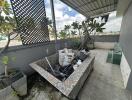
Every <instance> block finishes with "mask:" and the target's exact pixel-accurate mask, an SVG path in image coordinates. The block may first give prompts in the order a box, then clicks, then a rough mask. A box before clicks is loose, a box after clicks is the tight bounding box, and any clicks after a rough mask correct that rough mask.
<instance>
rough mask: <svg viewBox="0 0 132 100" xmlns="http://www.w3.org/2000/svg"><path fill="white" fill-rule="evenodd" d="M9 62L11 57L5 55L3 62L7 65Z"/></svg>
mask: <svg viewBox="0 0 132 100" xmlns="http://www.w3.org/2000/svg"><path fill="white" fill-rule="evenodd" d="M8 62H9V57H8V56H4V57H3V58H2V63H3V64H5V65H7V64H8Z"/></svg>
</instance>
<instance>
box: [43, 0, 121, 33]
mask: <svg viewBox="0 0 132 100" xmlns="http://www.w3.org/2000/svg"><path fill="white" fill-rule="evenodd" d="M45 5H46V14H47V17H49V18H50V19H52V18H51V8H50V0H45ZM54 8H55V17H56V26H57V30H58V31H60V30H62V29H63V28H64V25H71V24H72V22H73V21H78V22H81V21H83V20H85V16H83V15H81V14H80V13H78V12H76V11H75V10H73V9H72V8H70V7H69V6H67V5H66V4H64V3H62V2H61V1H60V0H54ZM104 27H105V28H106V29H105V30H104V32H111V31H112V32H117V31H120V27H121V18H116V12H112V13H111V14H110V15H109V19H108V22H107V24H106V25H105V26H104Z"/></svg>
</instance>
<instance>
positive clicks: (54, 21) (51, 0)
mask: <svg viewBox="0 0 132 100" xmlns="http://www.w3.org/2000/svg"><path fill="white" fill-rule="evenodd" d="M50 4H51V13H52V20H53V29H54V33H55V40H57V31H56V20H55V11H54V1H53V0H50Z"/></svg>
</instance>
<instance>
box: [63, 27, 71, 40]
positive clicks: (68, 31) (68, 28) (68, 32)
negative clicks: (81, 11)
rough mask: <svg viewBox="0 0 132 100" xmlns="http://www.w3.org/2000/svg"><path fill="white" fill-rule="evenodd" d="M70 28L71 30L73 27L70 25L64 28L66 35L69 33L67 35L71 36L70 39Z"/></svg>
mask: <svg viewBox="0 0 132 100" xmlns="http://www.w3.org/2000/svg"><path fill="white" fill-rule="evenodd" d="M70 28H71V26H70V25H65V27H64V30H65V31H66V33H67V35H69V37H70V35H71V34H70Z"/></svg>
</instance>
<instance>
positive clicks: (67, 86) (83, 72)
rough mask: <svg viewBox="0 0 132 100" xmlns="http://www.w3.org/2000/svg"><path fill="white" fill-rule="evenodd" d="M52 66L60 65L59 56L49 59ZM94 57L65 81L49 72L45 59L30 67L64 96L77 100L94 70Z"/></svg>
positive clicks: (84, 62) (55, 55)
mask: <svg viewBox="0 0 132 100" xmlns="http://www.w3.org/2000/svg"><path fill="white" fill-rule="evenodd" d="M47 58H48V60H49V61H50V63H51V65H52V66H53V67H54V65H55V64H57V63H58V54H54V55H51V56H49V57H47ZM93 64H94V56H92V55H90V56H89V57H88V58H86V59H85V60H84V61H83V62H82V64H81V65H80V66H79V67H78V68H77V69H76V70H75V71H74V72H73V73H72V74H71V75H70V76H69V77H68V78H67V79H66V80H65V81H60V80H59V79H57V78H56V77H55V76H53V75H52V74H51V73H49V72H48V71H47V69H48V66H49V65H48V64H47V62H46V60H45V59H41V60H38V61H36V62H33V63H31V64H30V66H31V67H32V68H33V69H34V70H35V71H37V72H38V73H39V74H40V75H41V76H43V77H44V78H45V79H46V80H47V81H48V82H50V83H51V84H52V85H53V86H54V87H55V88H57V89H58V90H59V91H60V92H61V93H62V94H64V95H65V96H67V97H69V98H70V99H75V98H76V96H77V95H78V93H79V90H80V89H81V88H82V86H83V84H84V82H85V80H86V79H87V77H88V75H89V74H90V72H91V70H92V69H93Z"/></svg>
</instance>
